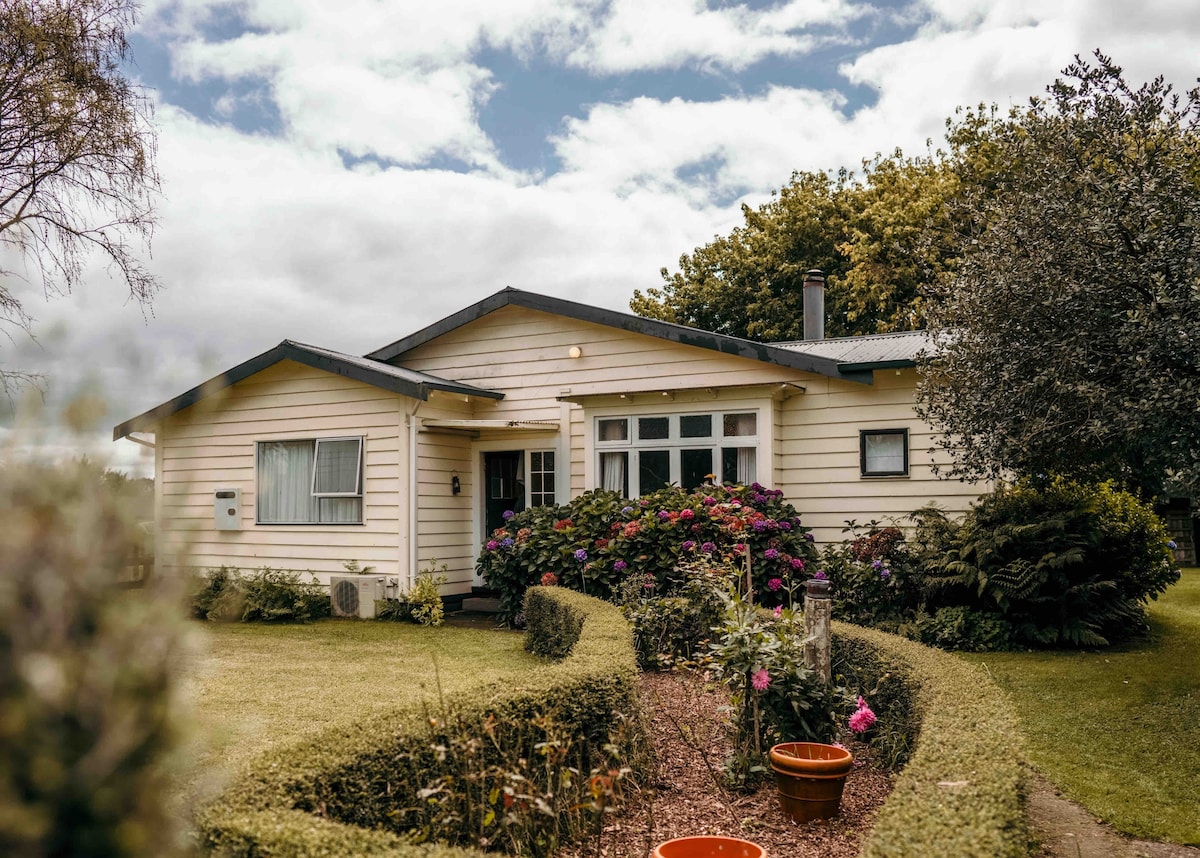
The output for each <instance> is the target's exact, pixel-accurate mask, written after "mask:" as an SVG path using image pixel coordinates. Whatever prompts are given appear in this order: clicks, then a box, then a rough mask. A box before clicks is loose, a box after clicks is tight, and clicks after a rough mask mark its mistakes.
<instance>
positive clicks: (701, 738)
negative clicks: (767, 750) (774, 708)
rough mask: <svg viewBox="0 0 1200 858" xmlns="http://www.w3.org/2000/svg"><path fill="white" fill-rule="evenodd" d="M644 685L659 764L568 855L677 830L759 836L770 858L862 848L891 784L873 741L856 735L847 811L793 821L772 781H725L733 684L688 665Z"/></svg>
mask: <svg viewBox="0 0 1200 858" xmlns="http://www.w3.org/2000/svg"><path fill="white" fill-rule="evenodd" d="M639 691H640V694H641V696H642V700H643V703H644V705H645V707H646V711H647V712H648V714H649V716H650V718H651V728H650V729H651V735H650V739H651V742H652V744H653V747H654V751H655V756H656V762H655V768H654V771H653V773H652V775H651V777H650V778H648V783H647V784H644V785H643V790H642V792H641V794H639V795H635V796H632V797H631V798H630V800H629V801H628V802H627V806H626V809H625V810H624V811H623V812H622V813H620V814H617V815H614V816H613V817H611V818H610V819H609V822H608V824H607V825H606V826H605V828H604V831H603V833H602V835H601V837H600V840H599V843H598V844H597V842H596V841H595V840H593V841H591V842H588V843H585V844H580V845H577V846H574V847H571V848H569V849H564V850H562V851H561V852H560V853H559V855H560V858H590V856H597V855H599V856H604V858H635V856H648V855H649V854H650V852H651V850H652V849H653V848H654V846H655V845H657V844H659V843H662V842H663V841H664V840H670V839H672V838H674V837H689V836H692V835H697V834H720V835H725V836H730V837H740V838H742V839H744V840H752V841H754V842H755V843H757V844H759V845H760V846H762V847H763V848H765V849H766V850H767V854H768V856H769V858H784V856H796V858H806V856H812V858H818V856H819V858H841V857H842V856H855V855H857V854H858V852H859V849H860V847H861V838H862V835H863V834H864V833H865V832H866V831H868V830H869V829H870V828H871V825H872V823H873V822H874V819H875V814H876V812H877V811H878V810H879V807H880V805H882V804H883V801H884V799H885V798H887V795H888V793H889V792H891V789H892V782H891V777H890V775H889V774H888V773H887V772H885V771H883V770H881V769H880V768H879V767H878V766H876V765H875V763H874V761H873V759H872V756H871V750H870V748H869V747H868V746H866V745H863V744H861V743H852V744H851V745H850V749H851V751H852V752H853V753H854V760H855V763H854V771H853V772H851V774H850V777H849V778H848V779H847V781H846V791H845V793H844V794H843V796H842V809H841V813H840V814H839V815H838V816H837V817H835V818H834V819H831V820H823V821H817V822H809V823H804V824H802V825H800V824H797V823H794V822H792V820H791V819H790V818H789V817H788V816H786V815H785V814H784V813H783V811H781V810H780V809H779V799H778V797H777V794H776V792H775V786H774V783H773V782H768V783H766V784H764V785H763V786H762V787H760V788H759V789H758V790H757V791H756V792H754V793H751V794H741V793H731V792H729V791H728V790H726V789H725V788H724V787H723V786H721V784H720V781H721V764H722V762H723V761H724V759H725V756H726V754H727V753H728V751H729V748H730V744H729V737H728V733H727V730H726V725H727V723H728V719H729V713H728V712H727V711H724V710H723V707H726V706H728V697H727V695H726V694H725V692H724V690H723V689H722V688H720V687H719V686H717V685H715V684H714V683H705V682H703V680H702V679H701V678H700V677H697V676H694V675H688V674H665V673H646V674H642V675H641V677H640V679H639Z"/></svg>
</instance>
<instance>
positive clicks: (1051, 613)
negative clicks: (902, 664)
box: [823, 477, 1179, 650]
mask: <svg viewBox="0 0 1200 858" xmlns="http://www.w3.org/2000/svg"><path fill="white" fill-rule="evenodd" d="M913 517H914V518H915V519H916V520H917V521H918V527H917V529H916V532H915V534H914V535H913V541H912V542H908V541H906V540H905V539H904V535H903V534H902V533H901V532H900V531H899V530H898V529H896V528H878V527H875V528H872V529H871V530H869V531H868V532H867V533H864V534H858V535H856V538H855V539H853V540H852V541H849V542H847V543H844V544H843V545H841V546H833V547H831V548H829V549H827V550H826V552H825V555H824V561H823V566H824V569H825V571H826V573H827V574H828V576H829V578H830V580H831V581H832V582H833V589H834V591H835V596H834V615H835V616H836V617H838V618H839V619H845V620H848V621H851V622H856V623H859V624H862V625H868V626H873V627H877V628H881V629H884V630H888V631H898V632H900V633H901V634H904V635H905V636H908V637H912V638H915V639H918V640H920V641H922V642H924V643H928V644H931V645H933V646H938V647H942V648H946V649H965V650H996V649H1011V648H1013V647H1027V646H1028V647H1053V646H1106V645H1108V644H1109V643H1111V642H1113V641H1117V640H1121V639H1123V638H1128V637H1130V636H1133V635H1136V634H1139V633H1141V632H1142V631H1144V630H1145V628H1146V621H1145V605H1146V603H1147V602H1148V601H1149V600H1150V599H1153V598H1156V597H1157V596H1158V594H1160V593H1162V592H1163V591H1164V590H1165V589H1166V588H1167V587H1168V586H1169V585H1170V584H1172V583H1173V582H1175V581H1177V580H1178V579H1179V571H1178V570H1177V569H1176V568H1174V564H1173V557H1172V555H1171V551H1170V547H1169V545H1170V540H1169V537H1168V535H1167V532H1166V529H1165V527H1164V525H1163V523H1162V521H1161V520H1160V519H1159V518H1158V517H1157V516H1156V515H1155V513H1154V511H1153V509H1152V508H1151V507H1150V506H1149V505H1147V504H1145V503H1143V502H1141V501H1139V500H1138V499H1137V498H1135V497H1133V496H1132V495H1131V494H1129V493H1128V492H1124V491H1121V490H1119V489H1117V488H1116V487H1115V486H1114V485H1113V484H1111V483H1099V484H1088V483H1079V482H1075V481H1071V480H1066V479H1063V478H1058V477H1054V478H1046V479H1042V480H1038V481H1035V480H1033V479H1023V480H1020V481H1018V482H1016V483H1014V484H1012V485H1006V486H1001V487H999V488H997V489H996V490H995V491H993V492H991V493H989V494H987V495H984V496H983V497H982V498H980V500H979V501H978V502H977V503H975V504H974V505H973V507H972V509H971V510H970V511H969V512H968V513H967V515H966V516H965V517H964V518H963V520H962V521H961V522H957V523H956V522H952V521H949V520H947V519H946V518H945V517H944V516H941V515H940V514H938V513H937V512H936V511H933V510H930V509H924V510H919V511H917V512H916V513H914V514H913Z"/></svg>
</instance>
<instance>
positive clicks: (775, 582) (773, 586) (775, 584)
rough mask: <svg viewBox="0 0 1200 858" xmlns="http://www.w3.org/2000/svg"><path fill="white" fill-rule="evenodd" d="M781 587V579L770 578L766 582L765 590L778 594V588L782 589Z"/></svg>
mask: <svg viewBox="0 0 1200 858" xmlns="http://www.w3.org/2000/svg"><path fill="white" fill-rule="evenodd" d="M782 587H783V579H782V578H772V579H771V580H770V581H768V582H767V589H768V590H770V591H771V592H773V593H774V592H778V591H779V590H780V588H782Z"/></svg>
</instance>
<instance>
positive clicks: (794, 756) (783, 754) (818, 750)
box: [770, 742, 854, 822]
mask: <svg viewBox="0 0 1200 858" xmlns="http://www.w3.org/2000/svg"><path fill="white" fill-rule="evenodd" d="M770 759H771V771H773V772H774V773H775V786H776V787H777V788H778V790H779V806H780V807H781V808H783V812H784V813H786V814H787V815H788V816H790V817H791V818H792V819H794V820H795V821H796V822H811V821H812V820H814V819H829V818H830V817H833V816H837V812H838V808H839V807H840V806H841V803H842V789H843V788H844V787H845V786H846V775H848V774H849V773H850V769H851V768H852V767H853V766H854V755H853V754H851V753H850V752H849V751H847V750H846V749H845V748H837V747H834V746H833V745H822V744H821V743H820V742H784V743H783V744H782V745H776V746H775V747H774V748H772V749H771V753H770Z"/></svg>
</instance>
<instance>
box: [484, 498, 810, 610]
mask: <svg viewBox="0 0 1200 858" xmlns="http://www.w3.org/2000/svg"><path fill="white" fill-rule="evenodd" d="M782 496H783V493H782V492H779V491H775V490H772V489H768V488H764V487H763V486H761V485H759V484H758V483H754V484H752V485H749V486H703V487H701V488H699V489H697V490H695V491H691V492H688V491H684V490H682V489H678V488H665V489H661V490H659V491H657V492H654V493H652V494H649V495H644V496H643V497H641V498H639V499H637V500H627V499H623V498H621V497H620V496H619V495H617V494H615V493H613V492H606V491H603V490H595V491H590V492H586V493H584V494H582V495H580V496H579V497H577V498H575V499H574V500H572V501H570V502H569V503H567V504H564V505H557V506H541V507H533V508H531V509H527V510H524V511H522V512H519V513H515V514H512V515H506V521H505V524H504V526H503V527H500V528H497V529H496V530H495V531H494V532H492V533H491V534H490V535H489V537H488V540H487V542H486V543H485V544H484V546H483V550H482V551H481V553H480V555H479V559H478V561H477V564H476V566H477V568H478V570H479V572H480V574H481V575H482V576H483V578H484V581H485V582H486V583H487V585H488V586H489V587H491V588H493V589H494V590H496V591H497V593H498V594H499V597H500V609H501V613H502V614H503V616H504V617H505V618H506V619H509V620H511V619H512V618H513V617H515V616H516V615H517V613H518V612H519V611H520V606H521V599H522V597H523V595H524V593H525V589H526V588H527V587H529V586H532V585H533V584H536V583H538V582H539V581H540V580H541V578H542V576H544V575H546V574H547V573H553V574H554V575H555V576H557V579H558V584H559V586H562V587H569V588H571V589H573V590H579V591H582V592H585V593H588V594H589V595H593V596H599V597H600V598H604V599H611V598H612V597H613V595H614V593H616V591H617V589H618V588H619V586H620V584H621V583H622V582H623V581H624V580H626V579H627V578H630V577H632V576H636V577H637V578H638V579H639V580H643V581H645V582H646V583H647V584H649V585H650V586H649V587H648V588H647V589H652V590H656V591H658V592H667V591H670V590H673V589H675V588H676V587H678V586H680V585H682V584H683V575H682V573H681V572H679V571H678V567H679V565H680V563H681V562H685V563H686V562H688V561H690V560H697V559H700V560H703V559H711V560H715V561H721V560H725V559H730V560H736V561H738V562H739V563H740V564H743V568H744V563H745V562H746V560H747V559H748V560H749V563H750V568H751V577H752V583H753V589H754V591H755V597H754V598H755V600H756V601H758V602H759V603H761V604H765V605H767V606H768V607H771V606H775V605H780V604H783V602H784V601H785V599H786V594H787V592H788V591H789V589H790V586H791V584H792V582H793V581H796V580H800V579H803V578H807V577H809V575H810V573H811V571H812V570H813V569H814V568H815V562H816V559H817V553H816V550H815V549H814V547H813V544H812V537H811V534H810V533H809V531H808V528H805V527H803V526H802V525H801V523H800V516H799V515H798V514H797V512H796V510H795V508H794V507H793V506H792V505H791V504H789V503H787V502H785V501H784V500H783V499H782Z"/></svg>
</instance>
